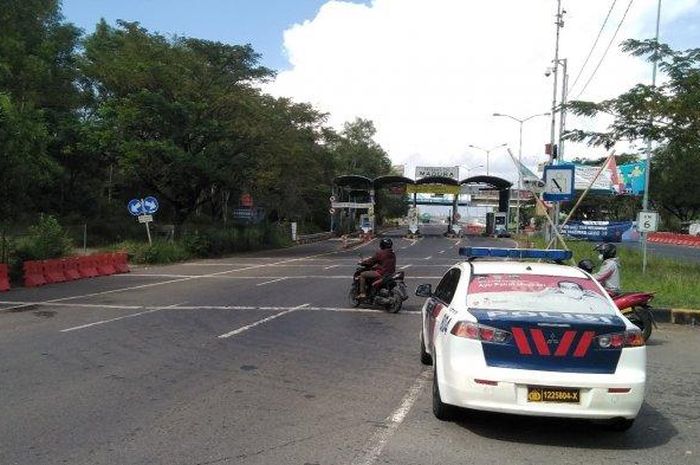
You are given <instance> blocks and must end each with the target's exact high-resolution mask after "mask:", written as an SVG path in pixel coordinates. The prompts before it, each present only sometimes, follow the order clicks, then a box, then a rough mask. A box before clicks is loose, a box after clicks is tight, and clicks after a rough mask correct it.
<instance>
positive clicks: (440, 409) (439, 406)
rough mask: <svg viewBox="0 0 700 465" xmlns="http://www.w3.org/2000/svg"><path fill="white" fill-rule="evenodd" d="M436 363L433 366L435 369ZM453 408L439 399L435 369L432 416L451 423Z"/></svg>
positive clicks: (434, 370)
mask: <svg viewBox="0 0 700 465" xmlns="http://www.w3.org/2000/svg"><path fill="white" fill-rule="evenodd" d="M436 365H437V364H436V363H433V366H434V367H436ZM454 412H455V408H454V407H453V406H451V405H447V404H445V403H444V402H443V401H442V398H441V397H440V386H438V379H437V368H434V369H433V415H435V418H437V419H438V420H441V421H451V420H452V419H454Z"/></svg>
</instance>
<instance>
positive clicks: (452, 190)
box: [406, 184, 460, 194]
mask: <svg viewBox="0 0 700 465" xmlns="http://www.w3.org/2000/svg"><path fill="white" fill-rule="evenodd" d="M459 190H460V188H459V186H448V185H445V184H408V185H407V186H406V193H407V194H459Z"/></svg>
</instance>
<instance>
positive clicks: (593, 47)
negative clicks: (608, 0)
mask: <svg viewBox="0 0 700 465" xmlns="http://www.w3.org/2000/svg"><path fill="white" fill-rule="evenodd" d="M616 3H617V0H613V2H612V4H611V5H610V9H609V10H608V14H607V15H606V16H605V20H604V21H603V24H602V25H601V26H600V30H599V31H598V35H597V36H596V38H595V40H594V41H593V45H591V49H590V50H589V51H588V56H587V57H586V59H585V60H584V62H583V65H581V69H580V70H579V72H578V74H577V75H576V77H575V78H574V83H573V84H571V87H570V88H569V92H570V91H571V90H572V89H573V88H574V87H576V83H577V82H578V80H579V78H580V77H581V75H582V74H583V70H584V69H586V65H587V64H588V60H590V59H591V55H593V51H594V50H595V47H596V45H598V41H599V40H600V36H601V35H602V34H603V29H605V25H606V24H608V19H610V14H611V13H612V11H613V8H615V4H616Z"/></svg>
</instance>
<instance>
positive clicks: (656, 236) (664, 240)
mask: <svg viewBox="0 0 700 465" xmlns="http://www.w3.org/2000/svg"><path fill="white" fill-rule="evenodd" d="M648 239H649V242H655V243H657V244H671V245H682V246H686V247H700V236H691V235H689V234H677V233H671V232H655V233H650V234H649V237H648Z"/></svg>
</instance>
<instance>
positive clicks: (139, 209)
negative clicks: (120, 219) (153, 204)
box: [127, 199, 144, 216]
mask: <svg viewBox="0 0 700 465" xmlns="http://www.w3.org/2000/svg"><path fill="white" fill-rule="evenodd" d="M127 208H128V209H129V213H131V214H132V215H134V216H139V215H143V214H144V212H143V203H142V202H141V200H139V199H131V200H130V201H129V205H128V206H127Z"/></svg>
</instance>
